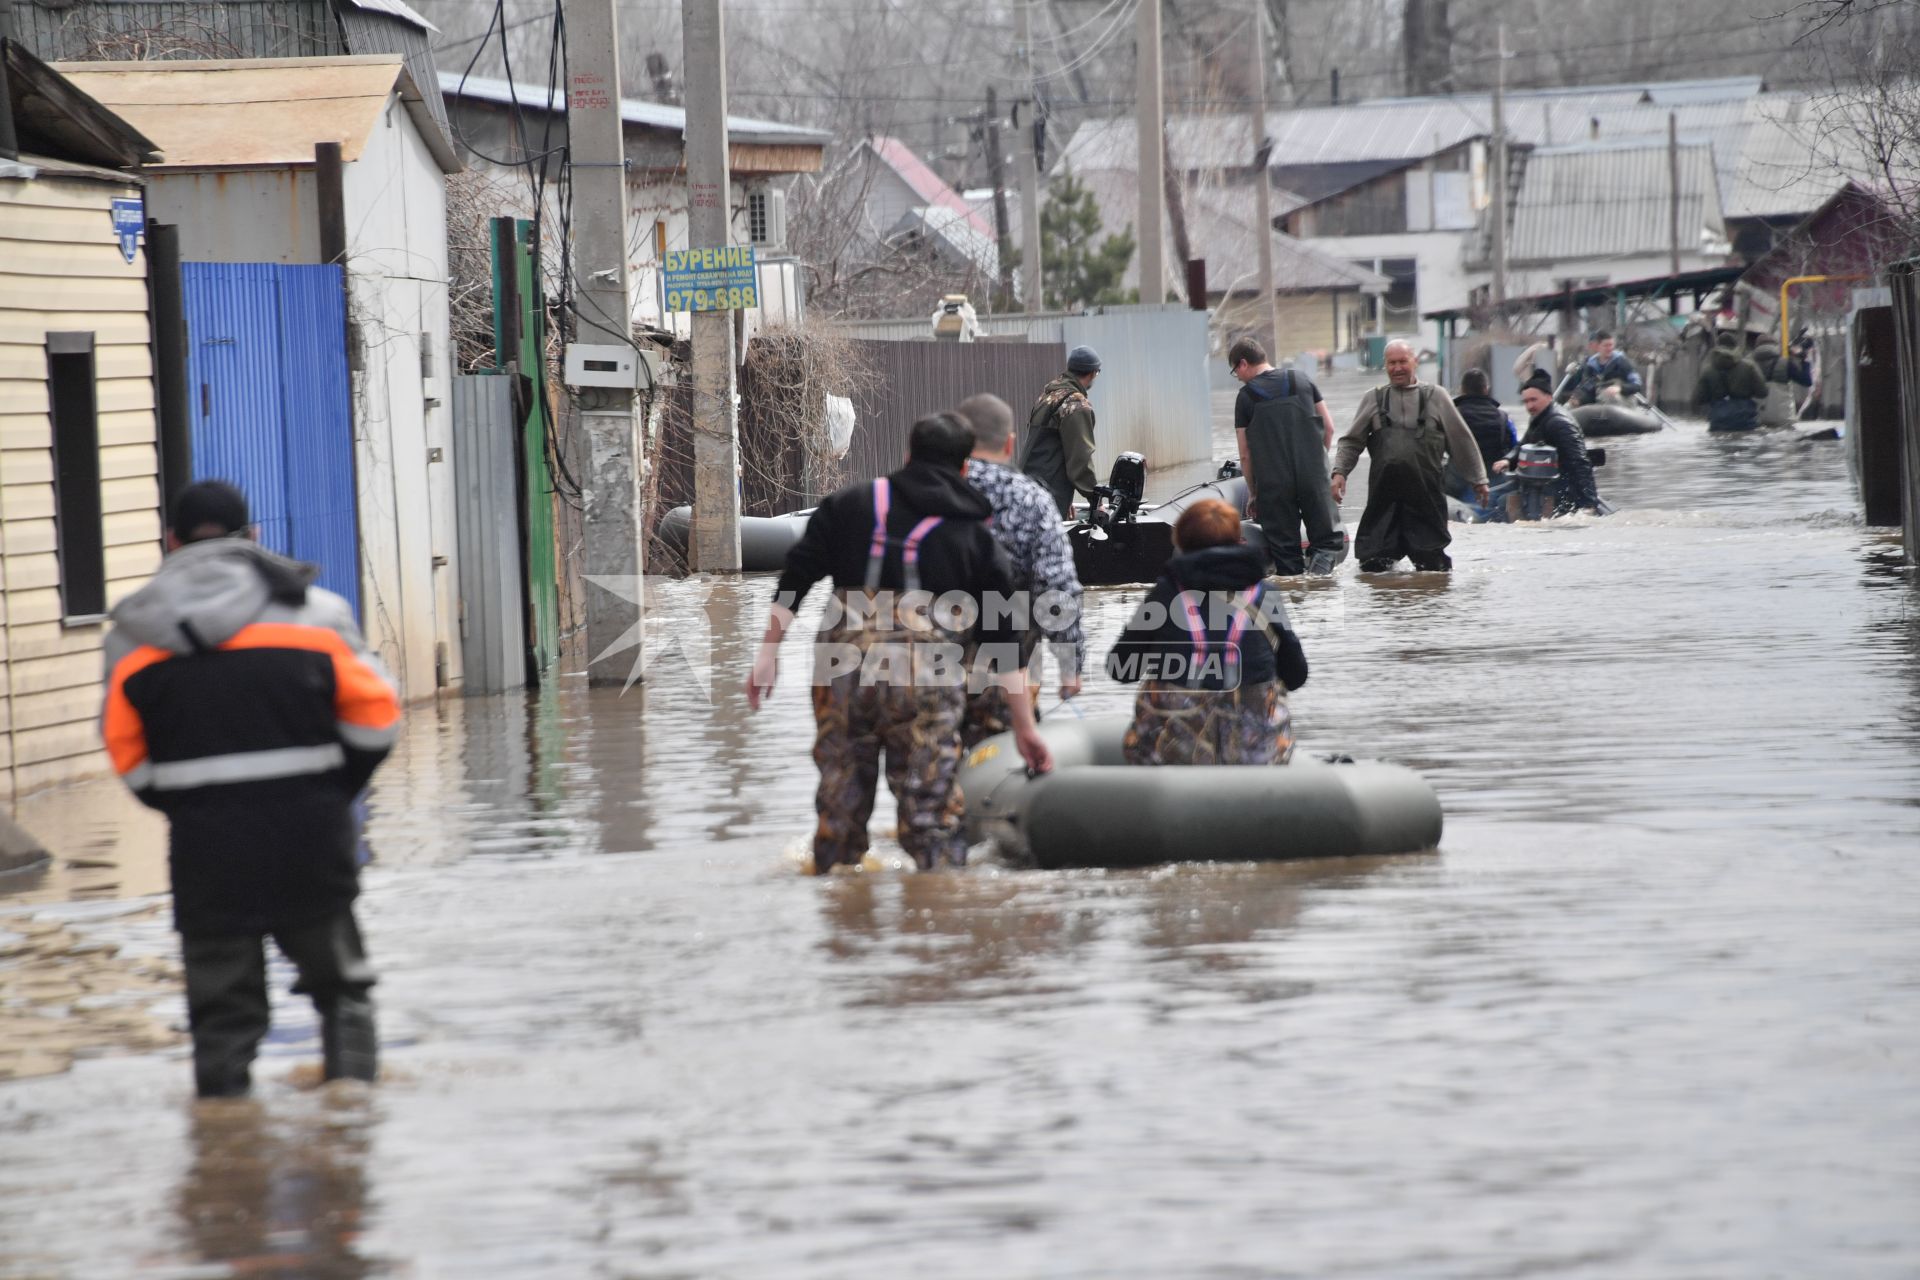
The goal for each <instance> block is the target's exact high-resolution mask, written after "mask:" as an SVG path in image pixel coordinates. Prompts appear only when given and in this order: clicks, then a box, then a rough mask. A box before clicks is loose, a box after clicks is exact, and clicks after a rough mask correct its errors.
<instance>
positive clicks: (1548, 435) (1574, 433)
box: [1494, 373, 1600, 520]
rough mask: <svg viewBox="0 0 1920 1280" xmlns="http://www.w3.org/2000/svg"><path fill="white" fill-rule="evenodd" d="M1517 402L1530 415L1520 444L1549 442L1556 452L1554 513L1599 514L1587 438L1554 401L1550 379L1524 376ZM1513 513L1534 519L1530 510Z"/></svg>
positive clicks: (1502, 464)
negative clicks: (1558, 474)
mask: <svg viewBox="0 0 1920 1280" xmlns="http://www.w3.org/2000/svg"><path fill="white" fill-rule="evenodd" d="M1520 403H1521V404H1522V405H1524V406H1525V407H1526V410H1527V412H1528V414H1530V415H1531V417H1532V420H1531V421H1529V422H1528V423H1527V433H1526V434H1525V435H1524V436H1521V437H1520V443H1521V444H1548V445H1552V446H1553V448H1554V451H1555V452H1556V453H1558V454H1559V461H1560V479H1559V482H1558V483H1557V484H1556V485H1555V486H1554V491H1553V502H1554V505H1553V514H1554V515H1556V516H1563V515H1567V514H1569V513H1571V512H1574V511H1593V512H1595V513H1598V511H1599V509H1600V490H1599V487H1598V486H1597V485H1595V484H1594V481H1593V462H1592V460H1591V459H1589V458H1588V457H1587V438H1586V436H1585V434H1584V433H1582V432H1581V430H1580V424H1579V423H1577V422H1575V421H1574V420H1573V416H1572V415H1571V414H1569V413H1568V412H1567V411H1566V410H1565V409H1563V408H1561V407H1560V406H1559V405H1558V404H1556V403H1554V399H1553V382H1552V380H1551V379H1549V378H1548V377H1547V376H1546V375H1545V374H1543V373H1542V374H1535V375H1534V376H1533V377H1531V378H1529V379H1527V385H1526V386H1524V387H1522V388H1520ZM1509 465H1510V464H1509V462H1508V460H1507V459H1505V458H1502V459H1501V460H1500V461H1499V462H1498V463H1497V464H1496V465H1495V468H1494V469H1495V470H1496V471H1506V470H1507V469H1508V467H1509ZM1541 487H1542V488H1544V487H1545V486H1541ZM1519 496H1520V495H1518V494H1516V495H1514V496H1513V497H1512V498H1509V502H1514V501H1516V500H1517V499H1518V498H1519ZM1512 514H1513V515H1514V516H1515V517H1516V518H1518V517H1520V516H1521V515H1523V514H1524V515H1525V518H1526V519H1530V520H1531V519H1536V518H1537V515H1536V514H1532V513H1521V512H1512Z"/></svg>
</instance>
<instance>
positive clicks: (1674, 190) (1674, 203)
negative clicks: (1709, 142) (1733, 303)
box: [1667, 111, 1680, 276]
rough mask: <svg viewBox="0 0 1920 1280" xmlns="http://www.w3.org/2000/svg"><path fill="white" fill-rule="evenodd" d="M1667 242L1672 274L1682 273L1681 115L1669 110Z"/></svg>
mask: <svg viewBox="0 0 1920 1280" xmlns="http://www.w3.org/2000/svg"><path fill="white" fill-rule="evenodd" d="M1667 242H1668V244H1669V245H1670V246H1671V247H1672V254H1671V256H1672V260H1673V262H1672V266H1671V268H1670V270H1671V272H1672V274H1674V275H1676V276H1677V275H1679V274H1680V117H1679V115H1678V114H1677V113H1675V112H1672V111H1669V112H1667Z"/></svg>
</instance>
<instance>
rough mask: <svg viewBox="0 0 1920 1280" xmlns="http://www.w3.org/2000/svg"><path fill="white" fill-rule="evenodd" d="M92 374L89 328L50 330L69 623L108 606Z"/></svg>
mask: <svg viewBox="0 0 1920 1280" xmlns="http://www.w3.org/2000/svg"><path fill="white" fill-rule="evenodd" d="M93 374H94V370H93V335H92V334H91V333H49V334H48V335H47V398H48V400H49V401H50V403H51V406H52V411H53V484H54V503H53V518H54V538H55V545H56V547H57V550H58V554H59V558H60V611H61V613H62V614H63V615H64V616H65V617H66V619H67V620H68V621H69V622H74V621H92V620H94V619H96V618H99V617H100V616H101V615H103V614H105V613H106V611H107V563H106V538H105V535H104V531H103V530H102V528H101V513H100V421H99V414H98V405H97V402H96V399H95V395H94V376H93Z"/></svg>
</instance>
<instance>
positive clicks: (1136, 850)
mask: <svg viewBox="0 0 1920 1280" xmlns="http://www.w3.org/2000/svg"><path fill="white" fill-rule="evenodd" d="M1127 724H1128V717H1126V716H1095V717H1089V718H1087V719H1085V720H1076V719H1062V718H1061V717H1059V716H1055V717H1053V718H1052V719H1050V720H1048V721H1047V722H1046V723H1045V724H1043V725H1042V726H1041V729H1040V732H1041V735H1042V736H1043V737H1045V738H1046V740H1047V745H1048V747H1049V748H1050V749H1051V750H1052V751H1053V765H1054V768H1053V772H1052V773H1049V774H1045V775H1042V776H1040V777H1029V776H1028V775H1027V769H1026V765H1025V763H1024V762H1023V761H1022V760H1021V759H1020V753H1019V751H1018V750H1017V749H1015V747H1014V745H1013V736H1012V735H1011V734H1001V735H999V736H997V737H992V738H988V739H987V740H986V741H985V742H982V743H981V744H980V745H979V746H977V747H975V748H974V749H973V750H972V751H971V752H969V753H968V754H967V757H966V759H965V760H963V761H962V762H961V767H960V776H959V785H960V788H961V792H962V794H964V795H965V797H966V802H967V813H966V823H967V838H968V839H969V840H971V841H974V842H978V841H982V840H991V841H993V842H994V843H995V844H996V845H997V846H998V847H999V848H1000V850H1001V852H1002V854H1003V855H1004V856H1006V857H1008V858H1009V859H1011V860H1014V861H1017V862H1022V863H1030V864H1032V865H1034V866H1038V867H1046V868H1064V867H1146V866H1154V865H1157V864H1160V863H1165V862H1271V861H1278V860H1283V859H1295V858H1351V857H1360V856H1369V855H1381V854H1393V853H1418V852H1421V851H1423V850H1427V849H1433V848H1436V847H1438V845H1439V843H1440V830H1441V816H1440V801H1439V799H1438V798H1437V797H1436V796H1435V795H1434V794H1433V788H1432V787H1429V786H1428V785H1427V783H1426V781H1425V779H1423V778H1421V777H1420V775H1419V774H1417V773H1415V772H1413V771H1412V770H1411V769H1405V768H1402V767H1401V766H1399V765H1393V764H1382V763H1378V762H1370V761H1360V762H1354V761H1349V760H1346V759H1345V758H1344V757H1342V758H1338V760H1337V762H1336V761H1327V760H1316V759H1309V758H1307V757H1305V756H1304V755H1302V754H1299V753H1296V754H1295V755H1294V758H1293V762H1292V763H1291V764H1288V765H1286V766H1284V767H1272V768H1261V767H1258V766H1246V767H1234V766H1229V765H1192V766H1172V765H1169V766H1162V767H1159V768H1148V767H1144V766H1139V765H1128V764H1126V763H1124V762H1123V759H1122V756H1121V742H1122V739H1123V738H1124V737H1125V735H1126V731H1127Z"/></svg>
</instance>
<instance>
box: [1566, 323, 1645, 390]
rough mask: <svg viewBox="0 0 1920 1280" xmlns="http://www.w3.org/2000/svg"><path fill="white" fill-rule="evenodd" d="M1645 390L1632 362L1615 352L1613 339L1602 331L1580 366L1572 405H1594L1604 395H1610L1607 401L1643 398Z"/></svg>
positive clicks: (1622, 354) (1622, 353)
mask: <svg viewBox="0 0 1920 1280" xmlns="http://www.w3.org/2000/svg"><path fill="white" fill-rule="evenodd" d="M1646 389H1647V387H1646V384H1645V383H1643V382H1642V381H1640V371H1639V370H1638V369H1636V368H1634V367H1633V361H1631V360H1629V359H1627V357H1626V353H1625V352H1623V351H1616V350H1615V349H1614V343H1613V335H1612V334H1611V333H1608V332H1607V331H1606V330H1605V329H1602V330H1600V331H1599V332H1598V333H1596V334H1594V335H1593V345H1592V350H1591V352H1590V353H1589V354H1588V356H1587V358H1586V360H1585V361H1584V362H1583V363H1582V364H1581V366H1580V380H1579V381H1578V382H1576V383H1575V384H1574V387H1573V403H1574V404H1576V405H1582V404H1597V403H1598V402H1599V401H1600V398H1601V393H1602V392H1603V391H1611V392H1612V393H1613V394H1612V395H1610V396H1608V397H1607V398H1609V399H1616V398H1618V397H1620V396H1622V395H1632V396H1637V395H1641V394H1644V393H1645V391H1646Z"/></svg>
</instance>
